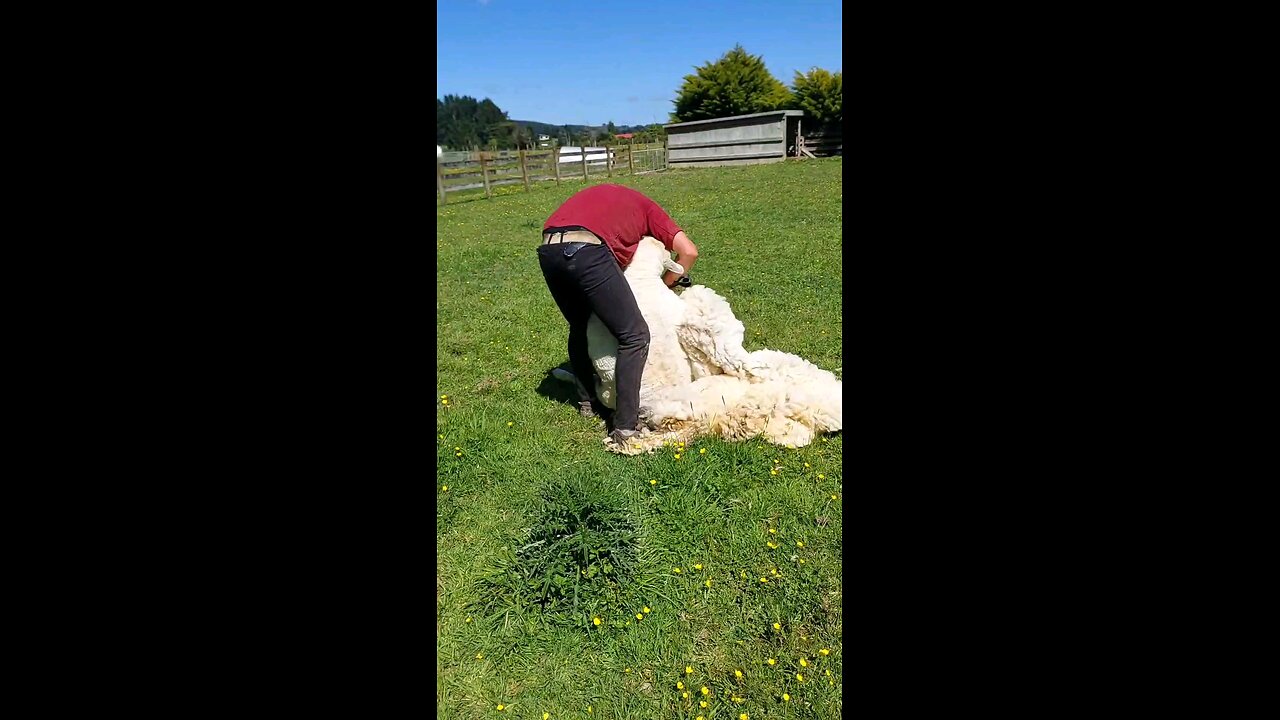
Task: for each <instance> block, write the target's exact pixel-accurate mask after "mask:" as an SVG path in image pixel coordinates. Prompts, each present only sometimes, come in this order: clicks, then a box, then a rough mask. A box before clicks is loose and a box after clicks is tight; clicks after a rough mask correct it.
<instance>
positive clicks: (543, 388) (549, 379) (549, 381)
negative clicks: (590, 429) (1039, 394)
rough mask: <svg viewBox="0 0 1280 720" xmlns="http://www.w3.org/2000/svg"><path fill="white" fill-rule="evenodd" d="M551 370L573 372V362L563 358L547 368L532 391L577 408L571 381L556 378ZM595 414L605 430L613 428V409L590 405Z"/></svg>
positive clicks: (574, 390)
mask: <svg viewBox="0 0 1280 720" xmlns="http://www.w3.org/2000/svg"><path fill="white" fill-rule="evenodd" d="M552 370H564V371H565V372H569V373H572V372H573V364H572V363H571V362H570V361H568V360H565V361H564V362H562V363H560V364H559V365H557V366H555V367H553V368H550V369H549V370H547V374H546V376H545V377H543V378H542V382H540V383H538V387H537V388H535V389H534V392H536V393H538V394H539V395H541V396H542V397H545V398H550V399H552V400H555V401H556V402H558V403H564V404H565V405H568V406H569V407H571V408H573V409H574V410H577V409H578V391H577V390H576V389H575V388H574V386H573V384H572V383H567V382H565V381H563V380H557V379H555V377H553V376H552V375H551V371H552ZM592 409H593V410H594V411H595V413H596V416H597V417H598V418H599V419H600V420H602V421H603V422H604V424H605V430H606V432H607V431H611V430H613V411H612V410H610V409H609V408H607V407H604V406H603V405H599V404H595V405H593V406H592Z"/></svg>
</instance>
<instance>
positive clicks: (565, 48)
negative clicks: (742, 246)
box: [436, 0, 843, 125]
mask: <svg viewBox="0 0 1280 720" xmlns="http://www.w3.org/2000/svg"><path fill="white" fill-rule="evenodd" d="M840 36H841V7H840V0H773V1H772V2H756V1H754V0H739V1H737V2H730V1H726V0H706V1H702V0H650V1H649V2H641V3H617V2H599V1H597V2H579V1H577V0H569V1H566V2H559V1H555V0H551V1H548V0H543V1H542V2H538V1H536V0H438V1H437V3H436V63H437V64H436V97H437V98H443V97H444V96H445V95H446V94H450V95H470V96H472V97H474V98H476V99H477V100H481V99H484V98H486V97H488V98H489V99H491V100H493V102H494V103H496V104H497V105H498V107H500V108H502V109H503V110H505V111H506V112H507V113H508V116H509V117H510V118H511V119H513V120H533V121H538V122H546V123H552V124H556V125H564V124H575V125H600V124H603V123H605V122H607V121H610V120H612V121H613V122H614V123H616V124H618V125H642V124H648V123H653V122H657V123H665V122H667V116H668V115H669V114H670V113H671V110H672V108H673V105H672V104H671V101H672V100H673V99H674V98H675V94H676V91H677V90H678V89H679V87H680V85H681V83H682V82H683V80H684V76H685V75H689V74H692V73H693V72H694V68H695V67H696V66H698V65H702V64H705V63H707V62H709V61H713V60H715V59H717V58H719V57H720V56H721V55H723V54H725V53H726V52H728V51H729V50H731V49H732V48H733V46H734V44H741V45H742V47H743V49H745V50H746V51H747V52H748V53H750V54H752V55H756V56H761V57H763V58H764V63H765V65H766V66H767V67H768V68H769V71H770V72H772V73H773V76H774V77H776V78H777V79H779V80H781V81H782V82H783V83H784V84H786V85H790V84H791V80H792V77H793V76H794V74H795V71H796V70H800V71H801V72H804V71H807V70H808V69H809V68H810V67H812V66H815V65H816V66H817V67H820V68H824V69H826V70H830V71H832V72H835V71H836V70H843V68H842V67H841V54H842V45H841V37H840Z"/></svg>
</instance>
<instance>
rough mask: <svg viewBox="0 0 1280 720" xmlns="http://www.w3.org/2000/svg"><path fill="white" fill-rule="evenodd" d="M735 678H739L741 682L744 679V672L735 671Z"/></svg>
mask: <svg viewBox="0 0 1280 720" xmlns="http://www.w3.org/2000/svg"><path fill="white" fill-rule="evenodd" d="M733 676H734V677H736V678H738V679H739V680H741V679H742V671H741V670H734V671H733Z"/></svg>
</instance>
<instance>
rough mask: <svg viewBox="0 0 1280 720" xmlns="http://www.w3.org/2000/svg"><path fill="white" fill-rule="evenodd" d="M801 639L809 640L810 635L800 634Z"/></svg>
mask: <svg viewBox="0 0 1280 720" xmlns="http://www.w3.org/2000/svg"><path fill="white" fill-rule="evenodd" d="M800 639H801V640H808V639H809V636H808V635H801V636H800Z"/></svg>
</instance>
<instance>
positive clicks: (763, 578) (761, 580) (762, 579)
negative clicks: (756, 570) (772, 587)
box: [760, 577, 769, 583]
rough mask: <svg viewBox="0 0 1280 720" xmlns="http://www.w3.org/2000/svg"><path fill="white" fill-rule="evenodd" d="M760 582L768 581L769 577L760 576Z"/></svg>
mask: <svg viewBox="0 0 1280 720" xmlns="http://www.w3.org/2000/svg"><path fill="white" fill-rule="evenodd" d="M760 582H762V583H767V582H769V578H767V577H762V578H760Z"/></svg>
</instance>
